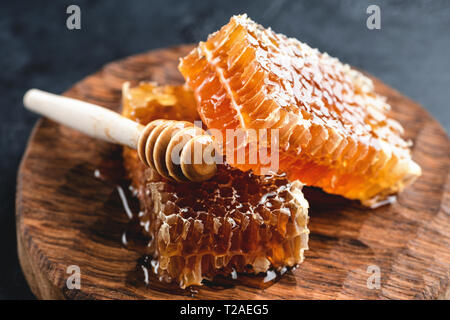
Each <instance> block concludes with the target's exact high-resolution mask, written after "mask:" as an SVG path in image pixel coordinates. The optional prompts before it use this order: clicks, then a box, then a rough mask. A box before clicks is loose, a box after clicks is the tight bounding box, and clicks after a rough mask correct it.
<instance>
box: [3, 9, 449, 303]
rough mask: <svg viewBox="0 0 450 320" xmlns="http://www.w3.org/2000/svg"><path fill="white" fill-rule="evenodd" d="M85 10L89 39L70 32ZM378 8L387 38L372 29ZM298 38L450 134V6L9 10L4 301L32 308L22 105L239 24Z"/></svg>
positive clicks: (27, 122)
mask: <svg viewBox="0 0 450 320" xmlns="http://www.w3.org/2000/svg"><path fill="white" fill-rule="evenodd" d="M69 4H78V5H79V6H80V8H81V12H82V14H81V24H82V29H81V30H79V31H69V30H67V28H66V23H65V21H66V18H67V14H66V8H67V6H68V5H69ZM369 4H378V5H380V7H381V30H368V29H367V28H366V19H367V17H368V15H367V14H366V9H367V7H368V5H369ZM238 13H248V15H249V16H250V17H252V18H253V19H254V20H256V21H257V22H259V23H261V24H263V25H264V26H266V27H267V26H271V27H272V28H273V29H274V30H275V31H278V32H282V33H285V34H286V35H289V36H292V37H296V38H298V39H300V40H301V41H304V42H307V43H308V44H310V45H311V46H313V47H317V48H319V49H320V50H321V51H327V52H328V53H329V54H331V55H333V56H336V57H338V58H340V59H341V60H342V61H344V62H347V63H350V64H352V65H354V66H356V67H359V68H361V69H364V70H366V71H368V72H369V73H372V74H373V75H375V76H377V77H378V78H380V79H382V80H383V81H384V82H386V83H387V84H389V85H391V86H392V87H394V88H396V89H398V90H399V91H401V92H402V93H404V94H405V95H407V96H409V97H411V98H413V99H414V100H416V101H418V102H419V103H421V104H422V105H423V106H424V107H425V108H427V109H428V110H429V111H430V112H431V113H432V114H433V115H434V116H435V117H436V118H437V119H438V120H439V121H440V122H441V124H443V126H444V127H445V128H446V130H447V132H448V130H449V129H450V117H449V115H450V108H449V106H448V103H449V101H450V75H449V72H450V59H449V55H450V53H449V52H450V1H439V0H434V1H376V0H372V1H362V0H343V1H337V0H329V1H311V0H309V1H299V0H296V1H273V0H268V1H255V0H253V1H247V0H239V1H230V0H227V1H217V2H215V1H200V0H198V1H187V0H181V1H168V0H165V1H144V0H141V1H112V0H108V1H92V0H91V1H8V2H6V1H2V2H1V4H0V88H1V95H0V106H1V113H0V119H1V120H0V123H1V135H0V139H1V140H0V141H1V142H0V152H1V156H0V170H1V180H0V197H1V198H0V200H1V201H0V205H1V211H0V257H1V258H0V299H7V298H32V297H33V296H32V294H31V293H30V291H29V289H28V287H27V285H26V283H25V280H24V278H23V275H22V273H21V271H20V267H19V263H18V260H17V253H16V242H15V241H16V240H15V221H14V194H15V185H16V173H17V168H18V165H19V161H20V158H21V156H22V154H23V151H24V148H25V144H26V141H27V139H28V136H29V134H30V131H31V128H32V126H33V124H34V123H35V121H36V119H37V116H35V115H33V114H31V113H29V112H26V111H25V110H24V109H23V106H22V96H23V94H24V92H25V91H26V90H27V89H28V88H32V87H36V88H40V89H43V90H48V91H51V92H55V93H61V92H63V91H64V90H66V89H68V88H69V87H70V86H71V85H72V84H73V83H75V82H76V81H78V80H80V79H82V78H83V77H84V76H86V75H88V74H90V73H92V72H94V71H96V70H98V69H99V68H100V67H101V66H102V65H103V64H105V63H107V62H110V61H112V60H115V59H120V58H122V57H126V56H128V55H132V54H135V53H139V52H144V51H147V50H150V49H154V48H159V47H166V46H171V45H176V44H180V43H188V42H197V41H199V40H202V39H204V38H205V37H206V36H207V35H208V34H209V33H211V32H212V31H215V30H217V29H218V28H219V27H220V26H222V25H223V24H225V23H226V22H227V21H228V19H229V17H230V16H231V15H233V14H238Z"/></svg>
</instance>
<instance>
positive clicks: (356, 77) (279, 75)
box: [179, 15, 421, 205]
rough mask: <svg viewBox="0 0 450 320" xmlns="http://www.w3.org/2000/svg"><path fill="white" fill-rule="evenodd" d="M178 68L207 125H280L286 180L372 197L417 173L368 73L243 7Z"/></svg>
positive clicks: (378, 197)
mask: <svg viewBox="0 0 450 320" xmlns="http://www.w3.org/2000/svg"><path fill="white" fill-rule="evenodd" d="M179 70H180V71H181V73H182V74H183V76H184V77H185V79H186V83H187V84H188V85H189V86H190V87H191V88H192V89H193V91H194V95H195V97H196V99H197V104H198V112H199V114H200V116H201V119H202V120H203V122H204V123H205V124H206V126H207V127H208V128H214V129H219V130H221V131H222V132H224V131H225V130H226V129H236V128H240V129H242V130H244V131H245V130H247V131H248V130H250V129H261V128H262V129H264V128H265V129H267V128H270V129H275V130H277V132H278V135H279V145H278V146H277V148H278V149H279V169H280V171H281V172H286V173H287V174H288V177H289V179H290V180H291V181H294V180H296V179H299V180H300V181H302V182H303V183H305V184H307V185H313V186H318V187H321V188H323V189H324V190H325V191H327V192H329V193H334V194H339V195H342V196H345V197H347V198H350V199H359V200H361V201H362V202H363V203H365V204H369V205H370V204H371V203H374V202H376V201H378V200H382V199H384V198H385V197H386V196H387V195H389V194H391V193H395V192H398V191H401V190H402V189H403V188H404V187H405V186H406V185H408V184H409V183H411V182H412V181H413V180H415V178H417V177H418V176H420V174H421V169H420V167H419V166H418V165H417V164H416V163H415V162H414V161H413V160H412V159H411V154H410V149H409V147H410V143H409V142H407V141H405V140H404V139H402V137H401V136H402V134H403V128H402V126H401V125H400V124H399V123H398V122H397V121H395V120H393V119H391V118H389V117H388V116H387V115H386V112H387V111H388V110H389V108H390V106H389V105H388V104H387V103H386V102H385V99H384V98H383V97H381V96H379V95H377V94H376V93H375V91H374V86H373V84H372V81H371V80H370V79H369V78H367V77H366V76H364V75H363V74H361V73H360V72H357V71H356V70H353V69H351V68H350V67H349V66H348V65H346V64H343V63H341V62H340V61H339V60H337V59H335V58H332V57H330V56H329V55H327V54H326V53H320V52H319V51H318V50H317V49H312V48H310V47H309V46H308V45H306V44H304V43H301V42H299V41H298V40H296V39H292V38H287V37H286V36H284V35H282V34H277V33H275V32H273V31H272V30H271V29H264V28H263V27H262V26H260V25H258V24H256V23H255V22H253V21H252V20H250V19H249V18H248V17H247V16H246V15H241V16H234V17H232V18H231V20H230V22H229V23H228V24H227V25H225V26H224V27H222V28H221V29H220V30H219V31H217V32H216V33H213V34H212V35H210V36H209V38H208V40H207V41H206V42H200V44H199V45H198V47H196V48H195V49H194V50H192V52H191V53H190V54H189V55H187V56H186V57H184V58H183V59H182V60H181V61H180V64H179ZM223 136H225V133H224V134H223ZM266 147H269V146H267V145H266ZM229 162H230V164H232V165H233V166H236V167H238V168H241V169H243V170H247V169H249V168H251V169H253V171H254V172H255V173H259V172H260V169H261V163H260V162H257V163H256V164H253V165H251V164H250V165H249V164H248V163H233V162H232V161H229Z"/></svg>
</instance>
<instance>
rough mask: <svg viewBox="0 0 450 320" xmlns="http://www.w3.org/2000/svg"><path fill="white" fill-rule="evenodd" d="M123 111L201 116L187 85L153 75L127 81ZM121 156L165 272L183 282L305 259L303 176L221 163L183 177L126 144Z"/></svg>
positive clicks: (142, 116) (165, 277) (144, 118)
mask: <svg viewBox="0 0 450 320" xmlns="http://www.w3.org/2000/svg"><path fill="white" fill-rule="evenodd" d="M161 94H162V95H164V98H163V99H162V97H161ZM161 101H163V102H161ZM167 101H170V103H168V102H167ZM123 114H124V115H126V116H128V117H129V118H132V119H134V120H136V121H138V122H140V123H141V124H143V125H145V124H147V123H148V122H150V121H152V120H154V119H156V118H160V117H162V116H164V117H165V118H169V119H174V120H186V119H188V120H190V121H192V120H195V119H196V118H197V117H198V115H197V112H196V105H195V100H194V97H193V95H192V92H191V91H190V90H189V89H188V88H187V87H185V86H178V87H170V86H165V87H157V86H155V85H154V84H149V83H144V84H141V85H140V86H138V87H135V88H129V85H124V89H123ZM124 163H125V167H126V169H127V171H128V173H129V175H130V178H131V181H132V185H133V187H134V188H135V189H136V190H137V197H138V198H139V201H140V204H141V208H142V214H141V215H140V218H139V219H140V222H141V225H142V226H143V227H144V229H145V231H146V232H148V233H149V235H150V236H151V238H152V240H151V241H150V243H149V247H148V249H149V254H151V255H152V257H153V261H154V263H153V266H154V271H155V272H156V274H157V276H158V277H159V279H160V280H162V281H166V282H177V283H179V284H180V286H181V287H182V288H185V287H188V286H190V285H200V284H201V283H202V280H203V279H212V278H213V277H214V276H215V275H218V274H230V273H231V272H247V273H259V272H266V271H268V270H269V268H274V269H281V268H283V267H285V266H294V265H296V264H299V263H301V262H302V261H303V252H304V250H306V249H307V248H308V234H309V231H308V228H307V223H308V213H307V212H308V203H307V201H306V200H305V199H304V197H303V193H302V191H301V188H302V185H301V184H300V182H298V181H295V182H293V183H290V182H289V181H288V180H287V178H286V177H285V176H284V175H274V176H258V175H255V174H253V173H252V172H251V171H248V172H243V171H241V170H239V169H236V168H232V167H230V166H229V165H227V164H220V165H218V172H217V174H216V175H215V176H214V177H213V178H212V179H210V180H208V181H204V182H186V183H178V182H174V181H169V180H166V179H163V178H162V177H161V176H159V175H158V173H157V172H156V171H155V170H154V169H152V168H150V167H145V166H144V164H142V162H141V161H140V160H139V159H138V156H137V152H136V151H135V150H131V149H129V148H124Z"/></svg>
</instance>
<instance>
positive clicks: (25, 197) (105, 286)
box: [16, 46, 450, 299]
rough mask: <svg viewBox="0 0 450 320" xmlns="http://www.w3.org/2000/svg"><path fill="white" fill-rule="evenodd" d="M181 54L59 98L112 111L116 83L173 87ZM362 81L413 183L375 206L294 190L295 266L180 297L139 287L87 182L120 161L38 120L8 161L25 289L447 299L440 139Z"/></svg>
mask: <svg viewBox="0 0 450 320" xmlns="http://www.w3.org/2000/svg"><path fill="white" fill-rule="evenodd" d="M191 48H192V47H191V46H179V47H173V48H169V49H163V50H156V51H151V52H148V53H144V54H141V55H137V56H133V57H130V58H127V59H124V60H121V61H118V62H113V63H110V64H108V65H106V66H105V67H104V68H103V69H102V70H100V71H99V72H97V73H95V74H93V75H91V76H89V77H87V78H85V79H83V80H82V81H80V82H79V83H77V84H75V86H73V88H71V89H70V90H69V91H68V92H66V95H67V96H70V97H74V98H78V99H81V100H85V101H88V102H92V103H96V104H99V105H103V106H105V107H108V108H111V109H114V110H119V108H120V98H121V86H122V83H123V82H124V81H132V84H136V83H137V82H139V81H142V80H154V81H157V82H159V83H161V84H167V83H181V81H182V77H181V75H180V74H179V72H178V71H177V63H178V58H179V57H181V56H183V55H185V54H186V53H187V52H188V51H189V50H190V49H191ZM374 82H375V84H376V88H377V91H378V92H379V93H380V94H382V95H385V96H386V97H387V98H388V102H389V103H390V104H391V105H392V109H393V112H392V113H393V116H394V117H395V118H397V119H398V120H399V121H400V122H401V123H402V125H403V126H404V128H405V130H406V137H407V138H410V139H411V140H412V141H413V142H414V147H413V158H414V160H415V161H417V162H418V163H419V164H420V166H421V167H422V169H423V176H422V177H421V178H420V179H419V180H418V181H417V182H416V183H415V184H414V185H413V186H411V187H409V188H407V189H406V190H405V191H404V192H403V193H401V194H400V195H399V196H398V201H397V203H395V204H393V205H390V206H384V207H380V208H378V209H375V210H368V209H365V208H363V207H361V206H360V205H359V204H358V203H356V202H352V201H348V200H345V199H343V198H340V197H337V196H330V195H326V194H324V193H322V192H321V191H318V190H316V189H309V188H305V195H306V197H307V199H308V200H309V201H310V205H311V209H310V217H311V219H310V225H309V227H310V230H311V238H310V243H309V246H310V250H309V251H307V252H306V260H305V262H304V263H303V264H302V265H300V267H299V268H298V269H296V270H293V271H289V272H287V273H286V274H285V275H284V276H282V277H281V279H280V280H279V281H278V282H276V283H275V284H273V285H271V286H269V287H267V288H265V289H257V288H253V287H249V286H247V285H242V284H236V285H233V286H230V287H223V288H217V287H208V286H204V287H200V288H197V290H198V292H197V293H196V294H193V295H192V293H191V292H189V291H183V290H173V289H171V288H173V286H165V285H157V286H153V285H151V284H150V285H149V286H146V285H144V282H143V281H141V280H139V277H137V276H136V274H137V273H138V269H139V264H138V260H139V259H140V257H141V254H140V253H139V252H137V251H134V250H131V249H127V248H125V247H124V246H123V245H122V242H121V236H122V232H123V230H124V226H125V225H126V224H127V217H126V215H125V214H124V210H123V207H122V204H121V202H120V198H119V197H118V196H117V190H116V188H115V186H114V185H112V184H108V183H105V182H104V181H101V180H99V179H97V178H95V176H94V171H95V170H96V169H98V168H104V167H105V166H106V167H108V166H111V165H110V163H113V162H114V159H120V148H119V147H117V146H113V145H110V144H107V143H103V142H100V141H97V140H94V139H91V138H89V137H86V136H84V135H82V134H80V133H78V132H76V131H73V130H71V129H68V128H65V127H63V126H60V125H58V124H56V123H54V122H52V121H50V120H47V119H41V120H40V121H39V122H38V123H37V125H36V127H35V128H34V130H33V133H32V135H31V137H30V140H29V144H28V147H27V150H26V152H25V155H24V157H23V160H22V163H21V166H20V170H19V173H18V184H17V199H16V202H17V203H16V218H17V241H18V250H19V258H20V262H21V265H22V269H23V271H24V273H25V276H26V278H27V280H28V283H29V284H30V287H31V289H32V291H33V293H34V294H35V295H36V296H37V297H38V298H43V299H46V298H65V299H184V298H186V299H188V298H194V299H239V298H240V299H347V298H350V299H372V298H394V299H405V298H406V299H408V298H414V299H421V298H425V299H429V298H445V297H447V298H448V288H449V271H450V250H449V248H450V218H449V205H450V197H449V189H450V184H449V177H450V176H449V168H450V144H449V140H448V137H447V135H446V133H445V131H444V130H443V129H442V127H441V126H440V125H439V124H438V122H437V121H435V120H434V119H432V117H431V116H430V115H429V114H428V113H427V112H426V111H425V110H424V109H423V108H421V107H420V106H419V105H417V104H416V103H414V102H413V101H411V100H410V99H408V98H406V97H404V96H402V95H401V94H399V93H398V92H397V91H395V90H393V89H391V88H389V87H387V86H386V85H384V84H382V83H381V82H380V81H378V80H376V79H374ZM118 157H119V158H118ZM70 265H76V266H79V268H80V271H81V288H80V289H68V288H67V285H66V281H67V278H68V277H69V276H70V274H68V273H67V268H68V266H70ZM369 266H375V267H370V268H377V267H378V268H379V270H380V277H381V278H380V279H381V286H380V288H376V287H375V288H372V289H370V288H369V287H370V286H369V287H368V285H367V283H368V282H367V281H368V278H369V277H370V276H371V275H372V273H370V272H368V268H369ZM369 271H370V270H369ZM369 282H370V279H369Z"/></svg>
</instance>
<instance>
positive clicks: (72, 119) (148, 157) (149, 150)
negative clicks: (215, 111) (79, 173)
mask: <svg viewBox="0 0 450 320" xmlns="http://www.w3.org/2000/svg"><path fill="white" fill-rule="evenodd" d="M23 104H24V105H25V107H26V108H27V109H28V110H31V111H34V112H36V113H39V114H41V115H43V116H46V117H48V118H50V119H52V120H54V121H56V122H59V123H61V124H63V125H65V126H68V127H70V128H73V129H76V130H78V131H80V132H82V133H84V134H86V135H89V136H91V137H94V138H98V139H101V140H104V141H108V142H112V143H115V144H121V145H124V146H128V147H130V148H132V149H136V150H137V151H138V155H139V159H141V161H142V162H143V163H144V164H145V165H147V166H150V167H152V168H153V169H155V170H156V171H157V172H158V173H159V174H160V175H161V176H163V177H165V178H166V179H170V180H176V181H179V182H184V181H196V182H199V181H205V180H208V179H210V178H211V177H212V176H214V174H215V173H216V171H217V166H216V162H215V159H214V156H215V147H214V141H213V139H212V137H211V136H210V135H208V134H207V133H206V132H205V131H204V130H203V129H201V128H199V127H196V126H194V124H193V123H191V122H187V121H175V120H162V119H160V120H154V121H152V122H150V123H149V124H147V125H146V126H143V125H141V124H139V123H137V122H134V121H132V120H130V119H128V118H125V117H122V116H121V115H119V114H117V113H116V112H113V111H111V110H109V109H106V108H103V107H100V106H97V105H95V104H91V103H87V102H84V101H80V100H76V99H72V98H67V97H63V96H59V95H55V94H52V93H48V92H45V91H41V90H38V89H31V90H28V91H27V92H26V94H25V96H24V98H23Z"/></svg>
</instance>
